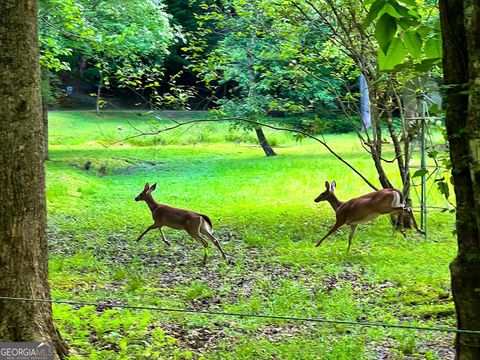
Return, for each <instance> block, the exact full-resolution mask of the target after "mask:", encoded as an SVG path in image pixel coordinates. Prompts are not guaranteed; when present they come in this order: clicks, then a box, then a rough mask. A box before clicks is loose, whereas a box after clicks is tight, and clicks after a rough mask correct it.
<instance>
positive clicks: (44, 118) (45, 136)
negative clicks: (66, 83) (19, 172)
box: [41, 68, 50, 160]
mask: <svg viewBox="0 0 480 360" xmlns="http://www.w3.org/2000/svg"><path fill="white" fill-rule="evenodd" d="M41 74H42V80H43V81H44V84H45V91H47V89H48V88H49V87H50V81H49V78H48V76H49V72H48V69H47V68H42V72H41ZM42 122H43V151H44V158H45V160H50V158H49V155H48V94H47V93H45V94H42Z"/></svg>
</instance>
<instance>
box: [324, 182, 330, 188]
mask: <svg viewBox="0 0 480 360" xmlns="http://www.w3.org/2000/svg"><path fill="white" fill-rule="evenodd" d="M325 187H326V188H327V190H330V184H329V183H328V181H325Z"/></svg>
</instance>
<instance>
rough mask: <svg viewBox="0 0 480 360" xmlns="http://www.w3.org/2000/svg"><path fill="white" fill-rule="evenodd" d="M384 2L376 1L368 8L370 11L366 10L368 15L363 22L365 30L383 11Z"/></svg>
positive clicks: (382, 0) (383, 0)
mask: <svg viewBox="0 0 480 360" xmlns="http://www.w3.org/2000/svg"><path fill="white" fill-rule="evenodd" d="M385 4H386V2H385V0H376V1H375V2H374V3H373V4H372V6H371V7H370V10H368V14H367V16H366V18H365V20H364V21H363V27H364V28H367V27H368V26H369V25H370V24H371V23H372V21H373V20H375V19H376V18H377V15H378V14H379V13H380V11H381V10H382V9H383V7H384V6H385Z"/></svg>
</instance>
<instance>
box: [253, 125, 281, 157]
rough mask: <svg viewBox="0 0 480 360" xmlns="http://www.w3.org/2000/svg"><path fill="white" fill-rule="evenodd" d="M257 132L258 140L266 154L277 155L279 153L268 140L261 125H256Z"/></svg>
mask: <svg viewBox="0 0 480 360" xmlns="http://www.w3.org/2000/svg"><path fill="white" fill-rule="evenodd" d="M255 133H256V134H257V139H258V142H259V143H260V145H261V146H262V149H263V151H264V152H265V155H267V156H276V155H277V153H276V152H275V151H274V150H273V149H272V147H271V145H270V143H269V142H268V140H267V138H266V137H265V134H264V132H263V129H262V128H261V127H256V128H255Z"/></svg>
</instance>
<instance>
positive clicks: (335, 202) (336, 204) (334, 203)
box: [327, 194, 343, 211]
mask: <svg viewBox="0 0 480 360" xmlns="http://www.w3.org/2000/svg"><path fill="white" fill-rule="evenodd" d="M327 201H328V202H329V203H330V205H331V206H332V208H333V210H335V211H337V209H338V207H339V206H340V205H342V204H343V202H341V201H340V200H338V199H337V197H336V196H335V194H332V196H331V197H329V198H328V199H327Z"/></svg>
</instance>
